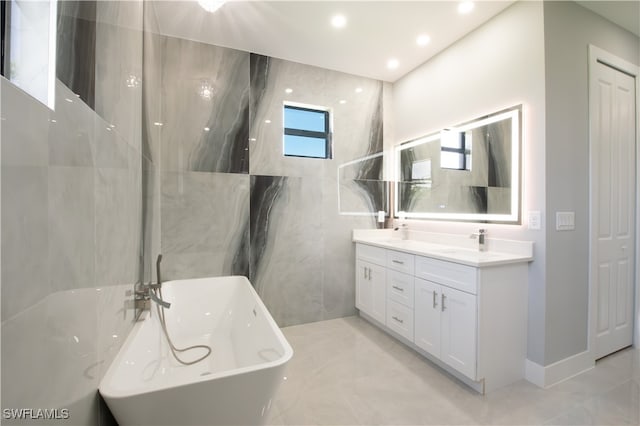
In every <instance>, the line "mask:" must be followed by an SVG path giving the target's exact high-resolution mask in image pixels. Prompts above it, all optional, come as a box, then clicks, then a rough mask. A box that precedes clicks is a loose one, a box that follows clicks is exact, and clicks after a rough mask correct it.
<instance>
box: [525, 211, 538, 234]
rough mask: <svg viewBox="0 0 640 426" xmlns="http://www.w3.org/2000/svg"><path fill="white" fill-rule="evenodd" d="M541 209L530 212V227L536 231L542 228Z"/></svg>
mask: <svg viewBox="0 0 640 426" xmlns="http://www.w3.org/2000/svg"><path fill="white" fill-rule="evenodd" d="M540 220H541V219H540V211H538V210H534V211H530V212H529V216H528V224H527V225H528V228H529V229H531V230H534V231H537V230H540V227H541V224H540Z"/></svg>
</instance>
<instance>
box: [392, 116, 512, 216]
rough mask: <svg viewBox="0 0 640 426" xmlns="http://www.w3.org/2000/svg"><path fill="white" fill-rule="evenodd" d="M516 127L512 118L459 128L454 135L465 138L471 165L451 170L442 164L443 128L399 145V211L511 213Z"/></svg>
mask: <svg viewBox="0 0 640 426" xmlns="http://www.w3.org/2000/svg"><path fill="white" fill-rule="evenodd" d="M515 125H517V124H514V122H513V121H512V119H511V117H508V118H504V119H501V120H499V121H495V122H490V123H487V124H483V125H480V126H478V127H474V126H473V125H464V126H461V127H460V128H461V129H463V130H461V131H460V132H458V131H455V130H454V131H455V132H456V135H455V137H457V138H464V140H465V145H466V158H467V166H466V167H465V168H462V169H454V168H447V167H445V166H444V164H443V162H442V155H443V149H442V146H443V144H442V134H444V132H443V133H441V134H434V135H430V136H427V137H425V138H422V139H421V140H416V141H413V142H410V143H407V144H406V145H407V147H406V148H403V147H399V149H398V151H397V153H398V159H397V161H398V162H399V164H398V167H399V170H398V173H399V182H398V186H397V197H398V205H397V209H398V211H404V212H407V213H408V214H409V215H410V214H411V213H418V214H424V213H427V214H428V213H436V214H443V213H444V214H446V213H452V214H461V213H462V214H477V215H482V214H495V215H509V214H511V208H512V205H511V202H512V200H511V191H512V189H511V187H512V182H511V180H512V170H511V166H512V152H513V151H512V150H513V149H514V148H513V146H512V136H513V134H514V132H513V130H514V127H513V126H515ZM519 142H520V141H519V140H516V141H513V143H518V144H519ZM516 167H517V166H516Z"/></svg>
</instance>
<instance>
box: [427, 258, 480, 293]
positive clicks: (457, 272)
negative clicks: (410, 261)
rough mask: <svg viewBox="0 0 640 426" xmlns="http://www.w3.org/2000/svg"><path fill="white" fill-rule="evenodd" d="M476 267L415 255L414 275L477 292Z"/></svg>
mask: <svg viewBox="0 0 640 426" xmlns="http://www.w3.org/2000/svg"><path fill="white" fill-rule="evenodd" d="M476 276H477V269H476V268H474V267H472V266H467V265H460V264H459V263H453V262H446V261H443V260H438V259H432V258H429V257H422V256H416V277H418V278H423V279H425V280H429V281H433V282H436V283H438V284H444V285H446V286H449V287H453V288H456V289H458V290H462V291H465V292H467V293H471V294H477V285H476Z"/></svg>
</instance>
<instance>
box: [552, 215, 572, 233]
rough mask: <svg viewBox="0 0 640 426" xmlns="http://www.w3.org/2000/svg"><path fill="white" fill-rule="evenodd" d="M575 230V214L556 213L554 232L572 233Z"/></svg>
mask: <svg viewBox="0 0 640 426" xmlns="http://www.w3.org/2000/svg"><path fill="white" fill-rule="evenodd" d="M574 229H576V214H575V212H556V231H573V230H574Z"/></svg>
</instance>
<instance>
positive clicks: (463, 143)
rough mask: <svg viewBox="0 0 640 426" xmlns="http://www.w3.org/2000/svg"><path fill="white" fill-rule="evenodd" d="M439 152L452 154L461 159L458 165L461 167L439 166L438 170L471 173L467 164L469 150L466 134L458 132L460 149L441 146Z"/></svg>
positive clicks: (469, 165)
mask: <svg viewBox="0 0 640 426" xmlns="http://www.w3.org/2000/svg"><path fill="white" fill-rule="evenodd" d="M440 152H441V153H442V152H449V153H452V154H457V155H458V156H459V157H462V160H461V161H460V163H459V164H461V167H456V168H454V167H443V166H442V165H441V166H440V168H443V169H447V170H459V171H471V164H468V163H469V162H468V161H467V156H468V155H471V150H470V149H469V148H468V146H467V134H466V132H460V148H452V147H448V146H441V147H440Z"/></svg>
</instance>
